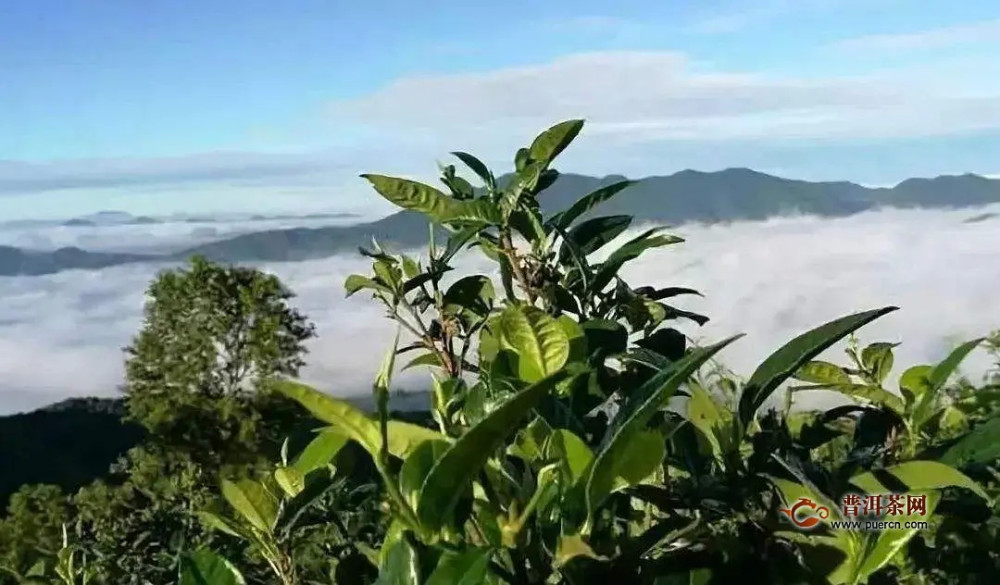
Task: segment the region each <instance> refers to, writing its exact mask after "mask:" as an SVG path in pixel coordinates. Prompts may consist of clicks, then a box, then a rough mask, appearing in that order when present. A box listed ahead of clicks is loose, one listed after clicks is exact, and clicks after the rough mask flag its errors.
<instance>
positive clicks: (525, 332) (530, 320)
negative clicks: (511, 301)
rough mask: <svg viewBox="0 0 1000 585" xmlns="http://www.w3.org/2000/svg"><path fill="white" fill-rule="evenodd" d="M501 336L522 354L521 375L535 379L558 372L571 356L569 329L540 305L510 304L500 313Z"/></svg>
mask: <svg viewBox="0 0 1000 585" xmlns="http://www.w3.org/2000/svg"><path fill="white" fill-rule="evenodd" d="M499 324H500V340H501V345H502V346H503V347H504V348H505V349H510V350H511V351H513V352H515V353H516V354H517V356H518V375H519V376H520V378H521V379H522V380H524V381H526V382H535V381H538V380H541V379H542V378H544V377H545V376H548V375H549V374H551V373H553V372H555V371H556V370H558V369H559V368H561V367H562V366H563V364H565V363H566V360H567V358H569V351H570V347H569V338H568V337H567V335H566V331H565V329H563V328H562V327H560V326H559V323H557V322H556V320H555V319H553V318H552V316H550V315H549V314H547V313H546V312H544V311H542V310H541V309H539V308H537V307H532V306H518V305H514V306H510V307H508V308H507V309H506V310H504V312H503V313H502V314H501V315H500V323H499Z"/></svg>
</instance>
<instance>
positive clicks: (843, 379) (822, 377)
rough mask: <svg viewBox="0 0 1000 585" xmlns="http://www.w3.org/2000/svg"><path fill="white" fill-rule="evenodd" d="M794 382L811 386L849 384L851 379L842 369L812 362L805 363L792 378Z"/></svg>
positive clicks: (815, 361)
mask: <svg viewBox="0 0 1000 585" xmlns="http://www.w3.org/2000/svg"><path fill="white" fill-rule="evenodd" d="M793 377H794V378H795V379H796V380H801V381H803V382H810V383H812V384H829V385H833V384H850V383H851V377H850V376H848V375H847V372H845V371H844V368H841V367H840V366H838V365H835V364H831V363H830V362H824V361H818V360H813V361H811V362H806V363H805V365H803V366H802V367H801V368H799V370H798V371H797V372H795V375H794V376H793Z"/></svg>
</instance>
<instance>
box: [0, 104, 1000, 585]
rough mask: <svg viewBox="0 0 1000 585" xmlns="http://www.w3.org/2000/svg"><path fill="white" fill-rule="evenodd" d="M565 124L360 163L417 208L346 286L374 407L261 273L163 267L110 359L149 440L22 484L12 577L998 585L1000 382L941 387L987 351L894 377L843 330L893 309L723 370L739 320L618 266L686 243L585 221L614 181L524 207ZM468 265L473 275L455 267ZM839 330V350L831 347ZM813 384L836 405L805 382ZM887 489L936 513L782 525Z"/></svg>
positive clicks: (548, 180)
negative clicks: (409, 232)
mask: <svg viewBox="0 0 1000 585" xmlns="http://www.w3.org/2000/svg"><path fill="white" fill-rule="evenodd" d="M582 127H583V122H582V121H579V120H570V121H567V122H563V123H560V124H557V125H555V126H553V127H551V128H549V129H548V130H546V131H545V132H543V133H542V134H540V135H539V136H538V137H536V138H535V139H534V140H533V141H532V142H531V144H530V145H528V146H526V147H524V148H521V149H520V150H518V151H517V154H516V155H515V157H514V167H515V171H514V173H513V174H510V175H505V176H498V175H497V174H495V173H494V172H493V171H492V170H491V169H489V168H488V167H487V166H486V165H485V164H483V163H482V162H481V161H479V159H477V158H476V157H474V156H472V155H470V154H468V153H464V152H456V153H454V155H455V156H456V158H457V159H458V160H459V161H460V162H461V163H463V164H464V165H465V166H466V167H468V168H469V170H470V171H471V172H472V173H473V174H474V175H475V176H476V177H478V180H479V181H480V182H481V185H477V186H474V185H473V184H472V183H471V182H470V181H469V180H468V179H465V178H463V177H461V176H460V175H459V174H458V172H457V169H456V168H455V167H454V166H451V165H448V166H444V167H443V168H442V183H443V185H444V188H443V189H442V188H438V187H434V186H431V185H425V184H422V183H418V182H414V181H411V180H406V179H400V178H395V177H389V176H385V175H377V174H367V175H364V177H365V178H366V179H367V180H368V181H369V182H370V183H371V184H372V186H373V187H374V189H375V190H376V191H377V192H378V193H379V194H380V195H381V196H382V197H384V198H385V199H387V200H389V201H391V202H393V203H394V204H396V205H398V206H399V207H401V208H402V209H403V210H405V211H407V212H409V213H411V214H414V215H417V214H420V215H423V216H424V217H425V218H426V222H427V223H429V224H430V229H429V230H428V233H429V239H430V241H429V242H428V246H427V249H426V252H425V253H424V255H423V256H422V257H420V256H418V255H415V254H413V253H402V254H400V253H395V252H394V251H392V250H390V249H389V248H388V247H387V246H383V245H382V244H380V242H379V241H377V240H373V242H372V245H371V246H369V247H366V248H362V249H361V252H362V253H363V254H364V255H365V256H366V257H368V258H369V259H370V260H371V261H372V271H371V273H369V274H355V275H351V276H349V277H348V278H347V279H346V282H345V288H346V292H347V294H348V295H355V294H361V293H364V294H367V295H370V296H371V297H372V298H373V299H374V300H376V301H377V302H379V303H381V304H382V305H383V306H384V307H385V309H386V314H387V316H388V317H389V318H390V319H391V320H393V321H394V322H395V324H396V325H397V334H396V336H395V337H394V339H393V340H392V341H391V342H390V344H389V347H388V348H387V351H386V354H385V358H384V360H383V363H382V366H381V368H380V369H379V371H378V372H377V373H376V375H375V380H374V383H373V397H374V404H375V409H374V412H366V411H363V410H361V409H359V408H357V407H356V406H354V405H353V404H352V403H350V402H348V401H346V400H342V399H338V398H334V397H331V396H328V395H326V394H324V393H322V392H319V391H318V390H315V389H313V388H310V387H309V386H306V385H304V384H302V383H300V382H296V381H293V380H294V378H295V376H296V372H297V369H298V367H299V366H300V365H301V364H302V353H303V347H302V344H303V342H304V341H305V340H307V339H308V338H309V337H310V336H311V335H312V329H311V326H309V325H308V324H307V323H306V321H305V318H304V317H302V316H301V315H300V314H299V313H297V312H296V311H295V310H294V309H291V308H290V307H288V306H287V304H286V301H287V300H288V299H289V297H290V295H289V293H288V291H287V290H286V289H285V288H284V287H283V286H282V285H281V283H280V282H278V281H277V279H275V278H273V277H270V276H267V275H264V274H263V273H259V272H256V271H252V270H249V269H240V268H236V267H223V266H219V265H213V264H211V263H208V262H207V261H205V260H204V259H195V260H193V261H192V264H191V267H190V268H189V269H187V270H179V271H173V272H168V273H165V274H163V275H161V276H160V277H159V278H158V279H157V281H156V282H154V284H153V286H151V288H150V293H151V296H152V297H153V298H152V301H151V303H150V304H149V305H148V306H147V320H146V324H145V326H144V329H143V331H142V332H141V333H140V334H139V336H138V337H137V338H136V342H135V343H134V344H133V345H132V347H131V348H130V349H129V357H128V362H127V380H126V391H127V396H128V406H129V411H130V415H131V417H132V418H133V419H135V420H137V421H139V422H141V423H142V424H143V425H144V426H145V427H146V428H147V429H148V430H149V431H150V433H149V435H148V437H147V439H146V440H145V441H144V443H143V444H142V445H140V446H138V447H136V448H133V449H132V450H131V451H129V452H128V454H127V455H126V456H125V457H124V458H123V459H122V460H121V461H120V462H119V464H118V465H116V466H115V467H114V469H113V471H114V473H113V474H112V475H111V476H110V477H108V478H106V480H104V481H99V482H96V483H94V484H92V485H90V486H88V487H85V488H84V489H82V490H80V491H79V492H77V493H76V494H75V495H74V496H72V497H67V496H64V495H63V494H62V492H61V491H60V490H58V488H53V487H34V488H25V489H24V490H23V492H22V493H20V494H17V495H15V497H13V498H12V500H11V506H10V511H9V514H8V516H7V518H6V519H5V520H3V521H2V522H0V553H2V554H3V555H4V556H3V560H4V562H5V563H6V566H7V567H8V573H9V574H10V575H16V576H17V578H21V579H23V578H24V577H27V576H28V575H27V573H28V572H32V571H34V573H33V575H32V576H33V577H34V576H38V577H45V578H48V577H49V576H51V574H52V573H50V572H45V571H47V570H48V569H46V568H45V567H49V566H51V567H60V571H61V573H60V574H62V575H68V576H69V580H67V579H66V578H65V577H63V581H62V582H65V583H80V582H82V581H81V580H82V579H83V578H84V577H86V579H89V582H91V583H95V584H97V583H102V584H104V583H114V584H116V585H117V584H119V583H130V584H133V583H134V584H137V585H138V584H145V583H156V584H160V583H171V582H179V583H181V584H182V585H194V584H208V583H211V584H215V585H237V584H243V583H253V584H258V583H259V584H265V583H267V584H272V583H274V584H279V585H292V584H301V585H305V584H321V583H322V584H333V583H336V584H338V585H347V584H351V585H354V584H358V585H361V584H374V583H378V584H379V585H383V584H385V585H388V584H399V585H442V584H445V583H448V584H452V583H457V584H468V585H471V584H484V583H485V584H488V585H489V584H501V583H508V584H510V585H534V584H552V585H555V584H567V585H587V584H590V583H595V584H604V583H609V582H612V583H615V582H620V583H636V584H639V585H642V584H650V585H666V584H671V583H678V584H679V583H685V584H694V583H698V584H702V585H706V584H715V583H729V582H732V581H735V580H743V581H746V580H748V579H749V580H751V581H752V582H755V583H756V582H760V583H776V584H782V583H785V584H796V585H798V584H814V583H815V584H824V583H825V584H831V585H842V584H843V585H847V584H851V585H861V584H864V583H867V584H871V585H876V584H887V583H899V584H903V583H905V584H912V585H918V584H919V585H922V584H928V585H929V584H941V585H944V584H948V585H951V584H952V583H954V584H959V583H962V584H965V583H984V584H985V583H992V582H995V578H996V576H997V575H1000V546H998V545H1000V530H998V527H1000V514H998V510H997V506H998V502H1000V493H998V491H1000V474H998V472H997V463H998V462H1000V449H998V447H997V445H1000V417H998V411H1000V408H998V404H1000V402H998V400H997V397H998V396H1000V394H998V393H997V386H996V385H997V382H998V380H997V377H996V374H995V373H994V374H991V375H990V376H989V377H988V378H987V379H986V380H985V381H984V382H983V383H974V382H971V381H969V380H967V379H964V378H957V379H956V377H957V372H958V370H959V366H960V364H961V363H962V362H963V360H964V359H965V358H966V357H967V356H968V355H969V354H970V353H971V352H973V351H982V350H983V349H985V350H986V351H988V352H989V351H992V352H994V356H995V357H996V354H997V352H998V349H1000V341H998V340H1000V338H998V337H997V336H995V335H994V336H992V337H990V338H986V339H976V340H972V341H969V342H967V343H965V344H962V345H960V346H958V347H957V348H955V349H954V350H953V351H952V352H951V353H950V354H949V355H947V356H945V357H944V359H942V360H941V361H940V362H938V363H936V364H926V365H917V366H913V367H908V368H902V369H898V368H896V364H895V361H896V359H895V355H894V349H895V347H896V345H898V344H895V343H886V342H876V343H870V344H868V345H865V346H862V345H861V344H860V342H859V341H858V340H857V338H856V337H855V335H856V332H857V331H859V330H860V329H861V328H863V327H864V326H865V325H867V324H868V323H871V322H872V321H874V320H876V319H879V318H880V317H882V316H884V315H886V314H888V313H890V312H892V311H895V310H896V308H895V307H884V308H876V309H872V310H867V311H862V312H858V313H855V314H851V315H847V316H843V317H841V318H839V319H834V320H832V321H829V322H827V323H821V324H818V326H816V327H815V328H813V329H811V330H809V331H806V332H804V333H803V334H801V335H799V336H797V337H795V338H794V339H792V340H790V341H789V342H787V343H786V344H784V345H782V346H781V347H778V348H776V349H775V350H774V351H773V352H771V353H770V355H769V356H768V357H767V358H766V359H764V360H763V361H762V362H761V363H760V364H759V365H758V367H757V368H755V369H754V371H753V372H751V373H750V375H749V376H747V377H746V378H740V377H737V376H736V375H735V374H733V373H732V372H730V371H728V370H726V369H725V368H724V367H722V366H720V365H719V362H718V361H717V360H720V359H721V360H724V356H725V349H726V348H727V347H728V346H729V345H730V344H733V343H744V342H743V341H741V340H739V337H740V336H738V335H737V336H733V337H729V338H726V339H723V340H719V341H717V342H714V343H710V344H706V345H700V344H696V343H693V342H692V341H691V340H690V339H689V337H688V335H687V334H686V333H685V331H690V330H691V328H692V327H698V326H700V325H702V324H704V323H705V322H707V320H708V318H707V317H705V316H702V315H699V314H696V313H692V312H689V311H686V310H684V309H682V308H680V307H678V306H675V302H676V299H677V298H678V297H682V296H684V295H697V294H699V293H698V292H697V291H695V290H693V289H690V288H686V287H681V286H668V287H663V286H659V285H658V286H651V285H648V284H641V285H635V284H633V283H631V282H629V278H628V277H627V276H626V273H627V272H628V271H629V267H630V263H631V262H632V261H634V260H636V259H637V258H640V257H642V256H643V255H644V254H646V253H648V252H649V251H650V250H654V249H657V248H665V247H670V246H673V245H676V244H679V243H680V242H681V241H682V240H681V238H679V237H677V236H675V235H673V234H670V233H668V232H667V231H665V230H664V229H661V228H647V229H644V230H639V231H637V232H636V233H635V235H631V236H630V235H629V234H628V233H627V231H628V229H630V228H632V227H633V226H632V222H633V218H632V217H631V216H630V215H623V214H619V213H616V214H609V215H601V212H602V211H601V210H602V209H606V208H608V207H610V206H611V202H613V201H614V200H615V198H616V197H617V196H618V195H619V194H620V193H622V192H623V191H624V190H625V189H626V188H628V187H630V186H631V185H632V182H630V181H621V182H617V183H614V184H610V185H601V186H600V187H599V188H597V189H596V190H594V191H592V192H589V193H586V194H584V195H583V196H581V197H579V198H578V199H576V200H575V201H573V202H570V203H569V204H567V205H565V206H564V207H562V208H560V209H557V210H554V212H553V210H552V209H547V208H546V207H545V206H543V205H542V202H543V201H545V199H546V195H547V194H546V191H547V190H548V189H549V188H550V187H551V186H552V185H553V184H554V183H555V182H556V180H557V179H558V177H559V174H558V172H557V171H555V169H553V168H552V164H553V161H554V160H555V159H556V158H557V157H558V156H559V155H560V154H561V153H562V152H563V151H564V150H565V149H566V148H567V147H568V146H569V145H570V143H571V142H572V141H573V139H574V138H575V137H576V136H577V135H578V134H579V132H580V131H581V130H582ZM636 227H638V226H636ZM468 254H482V255H483V256H484V257H485V258H486V259H488V260H489V261H491V262H492V263H493V267H494V269H493V270H491V271H488V272H487V273H483V274H476V273H472V274H461V273H458V272H459V271H458V270H456V268H457V267H458V266H459V262H460V261H461V257H462V255H468ZM844 340H846V341H847V347H846V355H847V363H846V365H840V364H837V363H834V361H827V358H825V357H823V356H825V355H826V352H827V351H828V350H829V349H830V348H832V347H833V346H835V345H836V344H838V343H840V342H842V341H844ZM189 356H194V358H195V359H187V358H188V357H189ZM401 360H402V362H401ZM997 361H998V367H1000V359H998V360H997ZM406 368H423V369H426V371H428V372H429V373H430V374H431V376H430V386H431V398H432V401H431V402H432V404H431V411H430V412H429V413H428V416H426V417H421V416H418V417H407V418H406V420H404V419H403V418H402V417H400V416H397V415H395V414H394V413H390V412H388V399H389V395H390V393H391V391H392V380H393V376H394V374H395V372H397V371H398V370H400V369H406ZM817 392H825V393H827V394H829V393H835V394H836V395H837V396H839V398H840V399H841V402H842V404H841V405H839V406H834V407H831V408H819V407H817V406H815V403H814V402H810V401H808V400H807V399H805V397H806V396H808V395H809V394H810V393H817ZM782 399H784V400H782ZM290 406H294V407H295V410H294V411H292V410H289V407H290ZM303 411H304V412H306V413H308V415H309V416H308V417H305V416H302V412H303ZM286 437H287V439H285V438H286ZM282 439H284V442H282ZM279 445H280V448H279ZM275 461H276V463H274V462H275ZM888 493H894V494H904V493H906V494H909V495H921V496H924V497H926V500H925V502H926V515H924V516H916V515H914V516H911V517H907V518H905V520H913V519H920V520H925V521H927V523H928V526H927V528H926V529H924V530H918V529H914V528H904V527H889V528H887V529H886V530H881V531H877V532H876V531H855V530H846V529H836V528H834V527H833V526H832V525H831V524H829V523H821V522H819V519H818V518H813V520H816V522H815V523H814V524H815V525H814V526H811V527H810V529H809V530H798V529H796V527H795V525H793V524H792V523H790V522H789V517H793V518H794V509H795V508H794V506H795V504H796V503H797V502H799V501H800V498H808V500H809V502H810V505H812V506H825V507H826V508H827V513H828V514H829V515H830V516H831V517H832V519H847V518H844V516H845V515H846V512H845V511H844V510H843V509H842V507H841V506H840V505H839V503H841V502H843V501H845V500H844V498H845V497H847V496H851V495H852V494H888ZM783 512H784V514H785V515H782V513H783ZM821 517H822V516H821ZM886 518H888V516H886V515H884V514H883V515H881V516H877V517H876V518H874V519H882V520H885V519H886ZM869 519H872V518H869ZM891 519H892V520H904V518H899V517H895V518H891ZM65 526H72V527H73V530H72V534H74V535H75V540H74V542H73V543H71V542H70V539H69V537H68V535H69V534H70V532H69V531H67V530H66V528H64V527H65ZM39 559H42V560H43V561H45V562H44V563H43V564H42V565H38V564H37V563H38V562H39ZM60 562H61V563H62V564H59V563H60ZM45 563H48V564H45ZM70 563H72V564H73V566H72V567H70ZM36 566H37V567H39V568H37V569H36V568H35V567H36ZM2 579H3V577H0V583H5V582H4V581H2Z"/></svg>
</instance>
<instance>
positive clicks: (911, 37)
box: [832, 18, 1000, 53]
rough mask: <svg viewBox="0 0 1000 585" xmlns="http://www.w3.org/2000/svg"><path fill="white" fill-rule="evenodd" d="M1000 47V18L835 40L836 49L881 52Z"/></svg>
mask: <svg viewBox="0 0 1000 585" xmlns="http://www.w3.org/2000/svg"><path fill="white" fill-rule="evenodd" d="M984 42H985V43H992V44H1000V18H998V19H995V20H984V21H981V22H972V23H966V24H958V25H953V26H945V27H940V28H935V29H930V30H922V31H917V32H910V33H896V34H878V35H868V36H863V37H856V38H851V39H845V40H842V41H838V42H836V43H834V44H833V45H832V47H833V48H835V49H841V50H846V51H856V52H866V53H881V52H888V51H916V50H927V49H940V48H944V47H954V46H958V45H971V44H976V43H984Z"/></svg>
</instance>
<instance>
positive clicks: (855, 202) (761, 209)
mask: <svg viewBox="0 0 1000 585" xmlns="http://www.w3.org/2000/svg"><path fill="white" fill-rule="evenodd" d="M624 179H625V177H622V176H618V175H611V176H607V177H601V178H599V177H591V176H586V175H578V174H572V173H567V174H562V175H560V176H559V178H558V179H557V180H556V181H555V183H553V184H552V186H551V187H549V188H548V189H546V190H545V191H543V192H542V193H541V194H540V195H539V203H540V205H541V207H542V208H543V209H544V210H546V211H550V212H551V211H558V210H562V209H565V208H566V207H569V206H570V205H571V204H572V203H573V202H574V201H575V200H576V199H577V198H578V197H580V196H581V195H584V194H586V193H589V192H591V191H594V190H596V189H598V188H600V187H603V186H606V185H610V184H612V183H615V182H618V181H622V180H624ZM998 202H1000V180H996V179H988V178H986V177H982V176H980V175H974V174H964V175H945V176H940V177H935V178H930V179H907V180H905V181H902V182H901V183H899V184H898V185H896V186H894V187H880V188H871V187H865V186H862V185H858V184H856V183H851V182H847V181H838V182H810V181H801V180H795V179H786V178H782V177H776V176H773V175H768V174H765V173H761V172H757V171H754V170H751V169H745V168H731V169H726V170H722V171H716V172H701V171H694V170H685V171H680V172H677V173H674V174H672V175H668V176H652V177H647V178H645V179H641V180H639V181H637V182H636V183H635V184H634V185H632V186H630V187H629V188H628V189H626V190H624V191H622V192H621V193H619V194H618V195H617V196H616V197H615V198H613V199H611V200H610V201H607V202H605V203H603V204H602V205H601V206H599V207H598V208H597V209H596V210H594V211H592V213H596V214H600V215H632V216H634V217H635V218H636V220H637V222H657V223H665V224H672V225H676V224H679V223H685V222H701V223H720V222H729V221H739V220H763V219H768V218H771V217H778V216H787V215H791V214H811V215H818V216H823V217H844V216H849V215H853V214H856V213H861V212H864V211H869V210H874V209H879V208H884V207H892V208H914V207H924V208H963V207H975V206H981V205H988V204H991V203H998ZM372 236H375V237H377V238H378V239H379V240H380V241H382V242H385V243H391V244H394V245H396V246H400V247H408V246H415V245H420V244H422V243H423V242H424V241H425V238H426V236H427V222H426V220H425V219H424V218H423V217H422V216H420V215H419V214H415V213H412V212H407V211H400V212H397V213H394V214H392V215H390V216H388V217H385V218H382V219H379V220H377V221H373V222H368V223H362V224H354V225H346V226H344V225H340V226H327V227H319V228H286V229H273V230H264V231H258V232H252V233H249V234H243V235H239V236H235V237H231V238H227V239H224V240H219V241H216V242H210V243H206V244H200V245H197V246H193V247H191V248H188V249H186V250H183V251H181V252H178V253H175V254H171V255H169V256H147V255H140V254H108V253H100V252H88V251H85V250H80V249H79V248H64V249H62V250H57V251H55V252H40V251H28V250H21V249H18V248H11V247H0V276H12V275H21V274H49V273H52V272H58V271H60V270H70V269H78V268H104V267H107V266H114V265H117V264H125V263H129V262H147V261H178V260H183V259H184V258H187V257H188V256H191V255H193V254H202V255H205V256H207V257H208V258H210V259H213V260H217V261H224V262H282V261H299V260H307V259H315V258H322V257H327V256H332V255H335V254H338V253H343V252H352V253H353V252H354V251H355V250H356V249H357V246H359V245H365V244H367V243H369V242H370V241H371V238H372Z"/></svg>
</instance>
